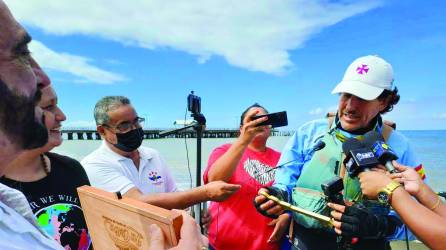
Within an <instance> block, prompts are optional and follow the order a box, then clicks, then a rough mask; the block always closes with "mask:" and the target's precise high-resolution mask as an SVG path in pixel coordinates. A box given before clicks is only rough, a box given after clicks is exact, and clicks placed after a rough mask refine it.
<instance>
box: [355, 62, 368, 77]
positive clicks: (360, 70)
mask: <svg viewBox="0 0 446 250" xmlns="http://www.w3.org/2000/svg"><path fill="white" fill-rule="evenodd" d="M356 71H357V72H358V74H360V75H363V74H364V73H365V74H367V72H369V67H368V66H367V65H366V64H362V66H361V67H357V68H356Z"/></svg>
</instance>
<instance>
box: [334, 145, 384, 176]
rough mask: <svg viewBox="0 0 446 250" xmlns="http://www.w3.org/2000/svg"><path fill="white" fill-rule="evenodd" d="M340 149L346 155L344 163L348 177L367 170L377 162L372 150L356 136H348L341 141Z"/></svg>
mask: <svg viewBox="0 0 446 250" xmlns="http://www.w3.org/2000/svg"><path fill="white" fill-rule="evenodd" d="M342 151H343V152H344V154H345V155H346V158H345V160H344V164H345V167H346V169H347V171H348V174H349V175H350V177H356V176H358V174H359V173H361V172H362V171H368V170H370V168H371V167H374V166H376V165H378V164H379V161H378V159H376V157H375V154H373V152H372V150H370V149H368V148H367V147H365V146H364V145H363V144H362V143H361V142H360V141H358V140H357V139H356V138H350V139H348V140H346V141H345V142H344V143H342Z"/></svg>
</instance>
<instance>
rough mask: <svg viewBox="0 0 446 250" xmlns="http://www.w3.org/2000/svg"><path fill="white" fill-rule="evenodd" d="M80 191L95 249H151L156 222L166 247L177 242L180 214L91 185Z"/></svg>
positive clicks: (180, 220)
mask: <svg viewBox="0 0 446 250" xmlns="http://www.w3.org/2000/svg"><path fill="white" fill-rule="evenodd" d="M77 192H78V194H79V199H80V202H81V205H82V210H83V211H84V216H85V220H86V222H87V226H88V231H89V233H90V236H91V239H92V242H93V247H94V249H95V250H102V249H107V250H109V249H119V250H124V249H125V250H137V249H149V245H150V244H149V238H148V237H149V236H150V231H149V225H150V224H153V223H155V224H157V225H158V226H159V227H160V228H161V230H162V231H163V233H164V238H165V243H166V247H173V246H176V245H177V244H178V240H179V238H180V229H181V225H182V222H183V219H182V216H181V214H178V213H175V212H173V211H170V210H166V209H163V208H160V207H156V206H152V205H149V204H147V203H144V202H141V201H138V200H135V199H130V198H124V197H123V198H122V199H118V198H117V195H116V194H115V193H110V192H106V191H104V190H101V189H98V188H94V187H90V186H82V187H79V188H77Z"/></svg>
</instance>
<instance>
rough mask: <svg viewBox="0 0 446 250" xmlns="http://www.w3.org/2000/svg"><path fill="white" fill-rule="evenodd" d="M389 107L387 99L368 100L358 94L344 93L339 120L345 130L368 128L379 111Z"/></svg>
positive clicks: (340, 103) (340, 101) (339, 108)
mask: <svg viewBox="0 0 446 250" xmlns="http://www.w3.org/2000/svg"><path fill="white" fill-rule="evenodd" d="M386 107H387V103H386V101H382V100H378V99H375V100H372V101H366V100H364V99H361V98H359V97H357V96H354V95H351V94H347V93H342V94H341V96H340V99H339V107H338V111H339V120H340V122H341V126H342V128H343V129H344V130H346V131H349V132H353V131H356V130H358V129H362V128H366V127H367V126H368V125H369V124H370V122H371V121H372V119H373V118H375V117H376V115H378V113H379V112H380V111H382V110H384V109H385V108H386Z"/></svg>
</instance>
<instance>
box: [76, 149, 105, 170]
mask: <svg viewBox="0 0 446 250" xmlns="http://www.w3.org/2000/svg"><path fill="white" fill-rule="evenodd" d="M112 162H113V161H112V160H111V158H110V157H107V155H106V154H105V153H104V152H103V149H102V146H101V147H100V148H97V149H95V150H94V151H93V152H91V153H89V154H88V155H87V156H85V157H84V158H83V159H82V160H81V164H82V166H84V167H85V166H87V165H91V164H100V163H112Z"/></svg>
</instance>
